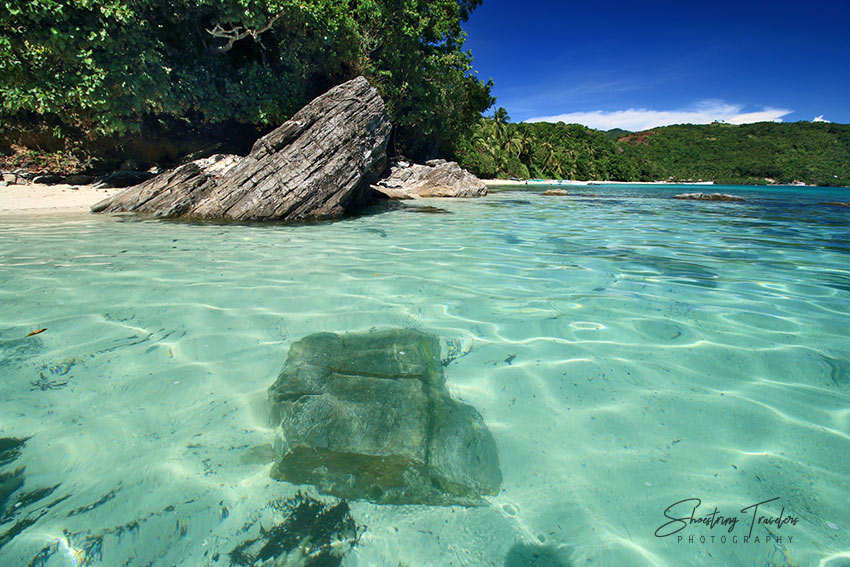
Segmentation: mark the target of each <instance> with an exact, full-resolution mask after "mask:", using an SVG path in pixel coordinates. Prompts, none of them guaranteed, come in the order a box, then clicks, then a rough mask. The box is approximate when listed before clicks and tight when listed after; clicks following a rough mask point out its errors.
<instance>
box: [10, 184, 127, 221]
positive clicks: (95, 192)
mask: <svg viewBox="0 0 850 567" xmlns="http://www.w3.org/2000/svg"><path fill="white" fill-rule="evenodd" d="M121 191H123V189H106V188H103V189H96V188H94V187H92V186H86V185H83V186H76V185H40V184H37V183H33V184H30V185H7V186H5V187H0V216H3V215H8V214H16V215H17V214H28V213H36V214H44V213H87V212H89V209H90V208H91V206H92V205H94V204H95V203H97V202H98V201H102V200H103V199H105V198H107V197H109V196H111V195H114V194H116V193H119V192H121Z"/></svg>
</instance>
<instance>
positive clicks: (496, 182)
mask: <svg viewBox="0 0 850 567" xmlns="http://www.w3.org/2000/svg"><path fill="white" fill-rule="evenodd" d="M481 181H483V182H484V184H485V185H487V187H497V186H506V185H510V186H513V185H573V186H578V187H587V186H591V185H714V182H713V181H680V182H673V181H604V180H603V181H597V180H593V181H574V180H572V179H521V180H517V179H482V180H481Z"/></svg>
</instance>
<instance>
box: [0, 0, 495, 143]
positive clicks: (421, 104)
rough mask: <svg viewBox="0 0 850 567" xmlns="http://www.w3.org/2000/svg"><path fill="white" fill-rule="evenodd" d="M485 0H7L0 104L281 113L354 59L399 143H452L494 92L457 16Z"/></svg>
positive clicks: (77, 126)
mask: <svg viewBox="0 0 850 567" xmlns="http://www.w3.org/2000/svg"><path fill="white" fill-rule="evenodd" d="M480 1H481V0H431V1H429V2H426V1H424V0H6V2H5V7H6V10H4V11H0V100H2V106H0V118H2V119H4V120H17V121H18V122H26V121H27V120H33V119H38V120H40V121H41V122H42V123H44V122H49V123H51V124H56V125H57V126H58V128H59V129H60V131H61V132H62V133H64V134H65V135H69V134H72V133H76V134H78V135H83V136H86V137H88V138H90V139H91V138H96V137H102V136H110V135H121V134H125V133H128V132H131V133H132V132H137V131H139V129H140V128H141V126H142V124H144V123H145V121H151V120H153V121H158V122H159V123H162V124H168V123H172V122H174V121H177V122H178V123H183V124H189V125H203V124H215V123H224V122H237V123H243V124H251V125H257V126H273V125H277V124H279V123H280V122H282V121H283V120H285V119H286V118H288V117H289V116H290V115H291V114H292V113H293V112H294V111H295V110H297V109H298V108H300V107H301V106H302V105H303V104H305V103H306V102H308V101H309V100H310V99H311V98H313V97H314V96H316V95H318V94H320V93H321V92H324V91H325V90H327V89H328V88H330V87H331V86H333V85H335V84H338V83H340V82H343V81H345V80H347V79H350V78H353V77H354V76H356V75H358V74H360V73H363V74H365V75H366V76H367V78H368V79H369V80H370V81H371V82H372V83H373V84H375V85H376V86H377V87H378V88H379V90H380V92H381V94H382V95H383V96H384V98H385V100H386V101H387V105H388V107H389V110H390V112H391V114H392V115H393V117H394V120H395V121H396V123H397V124H398V130H397V139H396V143H397V146H399V149H400V150H402V151H410V152H412V153H414V154H417V153H429V152H430V153H436V152H439V151H447V150H450V149H451V148H452V146H453V144H454V143H455V141H456V139H457V137H458V134H459V132H461V131H462V130H463V129H464V128H466V127H468V126H469V125H470V124H472V123H473V122H474V121H475V120H477V118H478V116H479V115H480V113H481V112H482V111H483V110H485V109H486V108H487V107H488V106H489V105H490V104H491V102H492V99H491V97H490V94H489V89H490V87H489V85H485V84H483V83H482V82H481V81H480V80H478V79H476V78H475V77H474V76H473V75H472V74H471V57H470V55H469V53H468V52H465V51H463V49H462V48H463V39H464V34H463V31H462V30H461V28H460V22H461V21H462V20H463V19H465V18H466V17H467V16H468V14H469V12H470V11H471V10H472V9H474V8H475V6H477V5H478V4H479V3H480Z"/></svg>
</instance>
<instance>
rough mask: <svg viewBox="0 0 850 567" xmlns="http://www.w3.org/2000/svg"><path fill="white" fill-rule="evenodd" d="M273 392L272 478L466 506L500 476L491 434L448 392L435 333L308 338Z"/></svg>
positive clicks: (347, 494)
mask: <svg viewBox="0 0 850 567" xmlns="http://www.w3.org/2000/svg"><path fill="white" fill-rule="evenodd" d="M269 397H270V400H271V402H272V418H273V420H274V424H275V425H277V426H279V428H280V429H279V434H280V437H279V439H278V443H277V446H276V450H277V453H278V459H277V461H276V462H275V464H274V466H273V468H272V473H271V474H272V477H274V478H276V479H278V480H284V481H288V482H292V483H295V484H313V485H315V486H316V487H318V489H319V490H320V491H322V492H325V493H328V494H333V495H335V496H339V497H341V498H348V499H366V500H370V501H372V502H375V503H378V504H434V505H452V504H460V505H465V506H472V505H477V504H479V503H480V502H481V500H482V497H483V496H484V495H487V494H495V493H497V492H498V490H499V486H500V485H501V483H502V473H501V470H500V468H499V456H498V452H497V450H496V443H495V441H494V439H493V436H492V434H491V433H490V431H489V430H488V429H487V427H486V426H485V425H484V420H483V419H482V418H481V415H480V414H479V413H478V411H476V410H475V408H473V407H472V406H469V405H466V404H463V403H461V402H458V401H456V400H454V399H452V398H451V397H450V396H449V394H448V392H447V390H446V387H445V377H444V376H443V368H442V362H441V360H440V344H439V341H438V339H437V337H435V336H433V335H429V334H427V333H423V332H420V331H415V330H408V329H393V330H386V331H379V332H372V333H351V334H344V335H337V334H333V333H319V334H315V335H310V336H308V337H305V338H303V339H301V340H300V341H298V342H296V343H295V344H293V345H292V347H290V349H289V357H288V358H287V361H286V364H285V366H284V368H283V370H282V371H281V373H280V375H279V376H278V379H277V381H276V382H275V383H274V384H273V385H272V386H271V388H270V389H269Z"/></svg>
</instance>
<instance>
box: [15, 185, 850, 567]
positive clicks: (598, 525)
mask: <svg viewBox="0 0 850 567" xmlns="http://www.w3.org/2000/svg"><path fill="white" fill-rule="evenodd" d="M541 191H542V189H539V190H538V189H535V190H533V191H532V190H525V191H513V190H512V191H507V190H504V191H496V192H494V193H492V194H491V195H490V196H488V197H486V198H483V199H477V200H428V201H421V202H419V203H416V204H417V205H428V206H432V207H437V208H438V209H441V210H443V211H445V212H447V213H450V214H434V211H433V210H427V209H426V210H423V209H420V208H413V209H396V210H390V211H386V212H383V213H381V214H373V215H366V216H361V217H357V218H352V219H347V220H343V221H339V222H333V223H324V224H314V225H304V226H272V225H211V224H207V225H200V224H188V223H176V222H159V221H136V220H133V219H130V218H126V217H95V216H88V215H53V216H49V217H47V216H46V217H35V216H26V217H14V216H6V217H0V258H1V259H2V264H0V416H2V417H0V437H6V438H19V439H27V441H26V444H25V445H24V446H23V447H22V448H19V455H18V456H17V458H16V459H14V460H10V461H9V462H7V463H3V466H2V468H0V473H3V474H4V475H5V476H4V477H3V479H4V480H3V481H0V490H5V492H6V494H5V496H4V493H3V492H0V545H2V547H0V565H3V566H7V565H8V566H18V565H21V566H24V565H34V566H47V567H53V566H71V565H98V566H100V565H103V566H110V567H111V566H119V565H128V566H171V565H188V566H195V565H210V566H213V565H215V566H224V565H230V556H229V555H228V554H229V553H230V552H231V551H232V550H233V549H234V548H235V547H236V546H237V545H238V544H239V543H240V542H243V541H244V540H246V539H248V538H254V537H257V536H258V534H259V533H260V531H261V528H262V529H268V528H269V526H271V525H272V524H273V523H274V522H276V521H279V520H280V518H279V511H278V510H277V509H276V508H275V506H274V504H273V503H274V501H275V500H277V499H281V498H287V497H290V496H292V495H293V494H294V493H295V492H296V491H297V490H298V489H299V487H295V486H292V485H289V484H286V483H281V482H276V481H274V480H272V479H270V478H269V476H268V471H269V467H270V445H271V444H272V443H273V439H274V433H273V431H272V429H271V428H270V427H269V425H268V420H267V417H266V415H267V414H266V412H267V408H266V406H265V397H266V390H267V388H268V386H269V385H270V384H271V383H272V382H273V381H274V379H275V377H276V376H277V373H278V372H279V371H280V368H281V366H282V364H283V362H284V360H285V358H286V352H287V349H288V347H289V345H290V344H291V343H292V342H294V341H296V340H298V339H300V338H302V337H304V336H305V335H308V334H311V333H315V332H320V331H333V332H344V331H365V330H369V329H372V328H386V327H412V328H417V329H422V330H426V331H429V332H432V333H435V334H437V335H439V336H440V337H441V339H442V342H443V346H444V357H445V358H446V362H447V365H446V367H445V372H446V377H447V380H448V388H449V390H450V391H451V393H452V394H453V395H454V396H455V397H457V398H459V399H462V400H464V401H465V402H467V403H469V404H471V405H473V406H475V407H476V408H477V409H478V411H479V412H480V413H481V414H482V416H483V417H484V420H485V422H486V424H487V426H488V427H489V428H490V430H491V431H492V432H493V435H494V437H495V439H496V443H497V445H498V449H499V452H500V455H501V463H502V471H503V474H504V483H503V486H502V491H501V493H499V494H498V495H497V496H495V497H492V498H490V499H489V500H488V505H487V506H484V507H479V508H460V507H425V506H375V505H372V504H369V503H367V502H352V503H351V516H352V517H353V518H354V519H355V520H356V522H357V523H358V524H360V525H362V526H365V531H364V532H363V533H362V536H361V537H360V539H359V542H358V543H357V545H356V546H355V547H354V548H353V549H352V550H351V551H349V552H348V553H347V554H346V556H345V558H344V560H343V565H347V566H353V565H359V566H372V565H386V566H390V567H396V566H398V565H411V566H412V565H417V566H418V565H435V566H437V565H497V566H502V565H505V566H507V567H516V566H518V565H547V566H548V565H554V566H558V565H560V566H568V565H569V566H579V565H594V566H600V565H601V566H619V567H622V566H650V565H651V566H674V565H675V566H678V565H766V566H786V565H788V566H810V565H818V564H819V562H824V564H826V560H827V558H829V557H835V556H836V555H840V554H841V553H843V552H850V543H848V541H850V538H848V528H850V474H848V473H850V210H848V209H846V208H840V207H830V206H819V205H816V203H818V202H821V201H836V200H842V201H848V200H850V189H812V188H805V189H800V188H787V189H781V188H770V189H760V188H742V187H717V186H715V187H711V188H704V187H696V188H694V187H688V188H682V187H646V186H616V187H607V186H601V187H600V186H594V187H588V188H570V192H571V194H572V195H571V196H569V197H545V196H543V195H542V194H541ZM683 191H722V192H731V193H736V194H740V195H742V196H744V197H746V198H747V202H745V203H707V202H693V201H678V200H674V199H671V198H670V197H672V195H673V194H675V193H679V192H683ZM590 194H596V195H599V196H596V197H591V196H587V195H590ZM582 195H586V196H584V197H583V196H582ZM42 328H46V331H44V332H42V333H40V334H38V335H34V336H31V337H26V335H27V334H28V333H30V332H31V331H35V330H38V329H42ZM0 462H2V461H0ZM20 467H25V468H24V469H23V471H22V472H19V473H18V474H17V475H16V473H15V471H20ZM10 479H11V480H10ZM15 479H17V480H15ZM21 480H22V481H23V484H22V485H20V486H18V485H19V484H20V481H21ZM4 483H5V484H4ZM3 486H5V488H3ZM302 488H303V487H302ZM308 491H309V488H308ZM323 498H324V499H326V500H328V501H332V499H331V498H327V497H323ZM690 498H699V499H700V500H701V504H700V506H699V508H698V510H697V512H696V514H695V517H701V516H704V515H705V514H708V513H710V512H711V511H713V510H714V508H715V507H716V508H717V509H718V515H723V516H730V517H731V516H736V517H737V516H740V517H741V519H740V522H738V524H737V525H735V526H733V527H734V529H733V530H732V531H731V532H730V531H729V528H728V527H727V526H723V525H716V526H715V527H714V528H713V529H712V528H710V527H709V526H706V525H704V524H691V525H688V526H686V527H685V528H684V529H682V531H681V532H678V533H677V534H674V535H671V536H667V537H657V536H656V531H657V530H658V529H659V528H661V526H662V525H663V524H665V523H667V522H670V520H669V519H667V518H665V516H664V510H665V509H666V508H668V506H671V505H673V504H674V503H676V502H679V501H682V500H685V499H690ZM774 498H778V500H773V501H772V502H769V503H766V504H762V506H760V508H759V511H758V514H759V515H764V516H768V517H776V516H778V515H779V514H780V511H781V510H782V508H784V511H782V514H783V517H786V518H787V517H788V516H789V515H790V516H793V517H794V518H796V519H797V521H796V524H790V523H786V524H783V525H781V526H779V527H777V526H776V525H775V524H766V525H765V524H758V525H755V526H754V527H753V529H752V533H751V534H750V535H749V538H750V539H749V540H748V541H747V542H746V543H744V541H743V536H748V532H749V529H750V526H749V523H748V520H747V518H748V517H749V516H747V514H746V513H741V512H740V511H741V509H743V508H745V507H747V506H751V505H753V504H757V503H760V502H765V501H768V500H771V499H774ZM687 506H688V503H684V504H680V505H679V507H678V508H674V509H673V512H671V514H672V515H673V517H679V516H681V515H682V514H681V511H682V510H684V509H685V508H686V507H687ZM691 508H692V506H691ZM276 514H277V516H276ZM676 525H678V524H674V525H673V528H675V527H676ZM669 528H670V526H668V529H669ZM662 531H663V530H662ZM679 535H682V536H684V537H683V539H682V541H677V538H678V536H679ZM688 536H694V540H693V542H689V541H688ZM701 536H703V537H704V538H705V539H704V542H701V541H700V537H701ZM712 536H714V538H715V540H714V541H712V540H711V537H712ZM721 536H726V538H725V542H721V541H720V537H721ZM733 536H735V540H736V542H733V541H732V538H733ZM769 536H770V539H768V537H769ZM774 536H781V537H782V540H781V541H777V539H778V538H776V537H774ZM756 537H758V541H755V538H756ZM279 564H284V563H282V562H280V563H279ZM287 564H288V565H295V564H297V563H296V562H294V561H292V562H290V563H287ZM830 565H831V567H836V566H837V565H846V563H840V562H839V560H837V559H834V560H833V563H831V564H830Z"/></svg>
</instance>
